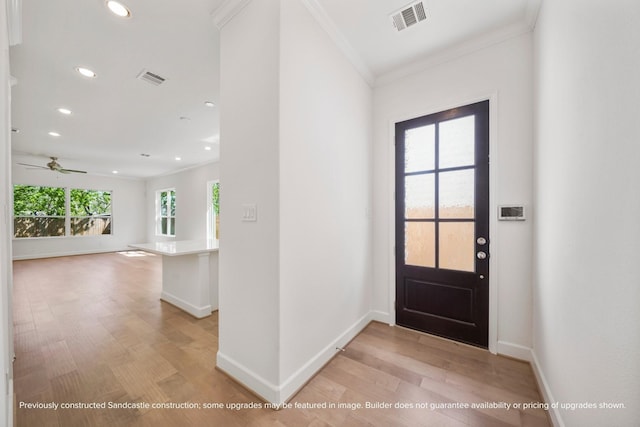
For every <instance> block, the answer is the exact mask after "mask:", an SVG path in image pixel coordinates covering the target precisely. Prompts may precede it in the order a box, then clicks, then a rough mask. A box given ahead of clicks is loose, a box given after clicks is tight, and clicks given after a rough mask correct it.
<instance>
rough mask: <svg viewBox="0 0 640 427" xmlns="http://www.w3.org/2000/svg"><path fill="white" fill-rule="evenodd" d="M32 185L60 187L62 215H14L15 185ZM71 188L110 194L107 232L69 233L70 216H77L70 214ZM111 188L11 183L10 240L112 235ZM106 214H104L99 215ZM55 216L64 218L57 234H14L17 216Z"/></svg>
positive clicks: (34, 186)
mask: <svg viewBox="0 0 640 427" xmlns="http://www.w3.org/2000/svg"><path fill="white" fill-rule="evenodd" d="M18 186H20V187H33V188H36V187H37V188H43V187H46V188H54V189H60V190H63V191H64V215H40V216H38V215H16V211H15V189H16V187H18ZM71 190H83V191H100V192H104V193H109V195H110V212H109V215H108V216H109V218H110V225H109V230H110V232H109V233H108V234H102V233H101V234H71V218H77V217H76V216H72V215H71ZM113 193H114V192H113V190H94V189H87V188H76V187H74V188H71V187H58V186H52V185H38V184H13V186H12V191H11V205H12V221H11V238H12V240H23V239H55V238H67V237H72V238H74V237H103V236H105V237H106V236H112V235H113ZM99 216H106V215H99ZM37 217H40V218H57V219H63V220H64V230H63V233H62V234H58V235H42V236H16V219H17V218H37Z"/></svg>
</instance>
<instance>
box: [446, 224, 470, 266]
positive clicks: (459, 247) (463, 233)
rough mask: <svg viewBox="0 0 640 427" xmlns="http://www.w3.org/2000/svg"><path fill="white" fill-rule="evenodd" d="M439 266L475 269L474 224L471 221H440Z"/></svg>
mask: <svg viewBox="0 0 640 427" xmlns="http://www.w3.org/2000/svg"><path fill="white" fill-rule="evenodd" d="M439 240H440V242H439V244H440V253H439V258H440V266H439V267H440V268H446V269H448V270H458V271H471V272H473V271H475V244H474V243H475V224H474V223H473V222H441V223H440V235H439Z"/></svg>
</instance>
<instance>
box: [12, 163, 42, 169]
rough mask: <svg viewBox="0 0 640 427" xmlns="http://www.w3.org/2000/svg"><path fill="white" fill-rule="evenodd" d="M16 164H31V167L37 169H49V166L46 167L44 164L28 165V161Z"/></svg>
mask: <svg viewBox="0 0 640 427" xmlns="http://www.w3.org/2000/svg"><path fill="white" fill-rule="evenodd" d="M18 164H19V165H22V166H31V167H32V168H39V169H47V170H49V168H48V167H46V166H38V165H30V164H29V163H18Z"/></svg>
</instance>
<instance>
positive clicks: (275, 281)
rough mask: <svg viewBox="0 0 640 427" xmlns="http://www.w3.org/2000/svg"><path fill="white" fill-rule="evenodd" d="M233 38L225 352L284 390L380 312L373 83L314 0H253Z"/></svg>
mask: <svg viewBox="0 0 640 427" xmlns="http://www.w3.org/2000/svg"><path fill="white" fill-rule="evenodd" d="M221 52H222V60H221V70H222V75H221V89H222V96H221V102H220V104H221V106H222V109H221V138H222V141H223V143H222V145H221V159H222V161H221V164H220V165H221V177H220V182H221V185H222V191H224V196H223V197H224V214H223V215H221V222H222V223H221V229H222V232H221V240H220V248H221V250H220V332H219V336H220V339H219V343H220V344H219V346H220V347H219V351H218V359H217V365H218V367H219V368H220V369H222V370H224V371H226V372H227V373H229V374H230V375H232V376H233V377H235V378H236V379H238V380H239V381H241V382H243V383H244V384H245V385H247V386H248V387H249V388H251V389H252V390H254V391H255V392H256V393H258V394H259V395H261V396H262V397H264V398H265V399H267V400H268V401H271V402H273V403H282V402H283V401H286V400H287V399H288V398H289V397H291V395H292V394H293V393H295V391H296V390H297V389H298V388H300V387H301V386H303V385H304V383H305V382H306V381H308V380H309V379H310V378H311V377H312V376H313V375H314V374H315V373H316V372H317V370H318V369H320V368H321V367H322V366H323V365H324V364H325V363H326V362H327V361H328V360H329V359H330V358H331V357H333V356H334V355H335V353H336V349H335V347H336V346H343V345H345V344H346V342H347V341H349V340H350V339H351V338H353V336H355V334H357V333H358V332H359V331H360V330H361V329H362V328H363V327H364V326H365V325H366V323H367V322H368V320H369V317H368V313H369V308H370V286H371V285H370V282H371V239H370V235H371V219H370V213H369V212H370V205H371V187H370V174H371V171H370V168H371V148H370V132H371V117H372V116H371V105H372V93H371V89H370V88H369V87H368V86H367V84H366V83H365V82H364V81H363V79H362V78H361V77H360V75H359V74H358V73H357V71H356V70H355V69H354V68H353V66H352V65H351V64H350V63H349V61H348V60H347V59H346V58H345V57H344V56H343V54H342V53H341V52H340V51H339V49H338V48H337V46H336V45H335V44H334V43H333V42H332V41H331V39H330V37H329V36H328V35H327V34H326V33H325V32H324V30H322V28H321V27H320V26H319V25H318V23H317V22H316V21H315V20H314V18H313V16H312V15H311V13H310V12H309V10H308V9H306V7H305V5H304V4H303V2H302V1H301V0H280V1H277V2H262V1H252V2H248V4H247V5H246V6H245V7H244V8H243V9H242V11H241V12H240V13H238V14H237V15H236V16H235V17H234V18H233V19H232V20H231V21H230V22H229V23H227V24H226V25H225V26H224V27H223V28H222V31H221ZM243 204H255V205H256V207H257V221H256V222H243V221H242V212H243V206H242V205H243Z"/></svg>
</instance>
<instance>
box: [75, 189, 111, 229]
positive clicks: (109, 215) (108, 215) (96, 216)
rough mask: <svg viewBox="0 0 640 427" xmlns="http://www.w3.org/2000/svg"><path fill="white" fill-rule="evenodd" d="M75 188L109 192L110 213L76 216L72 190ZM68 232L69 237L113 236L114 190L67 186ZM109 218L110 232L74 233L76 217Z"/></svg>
mask: <svg viewBox="0 0 640 427" xmlns="http://www.w3.org/2000/svg"><path fill="white" fill-rule="evenodd" d="M73 190H80V191H92V192H100V193H109V213H108V214H98V215H84V216H75V215H72V214H71V192H72V191H73ZM67 202H68V203H67V220H68V226H67V234H68V236H69V237H95V236H111V235H113V191H112V190H94V189H89V188H71V187H68V188H67ZM102 217H108V218H109V225H108V227H109V233H104V232H103V233H100V234H73V229H72V227H71V223H72V220H73V219H74V218H102Z"/></svg>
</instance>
